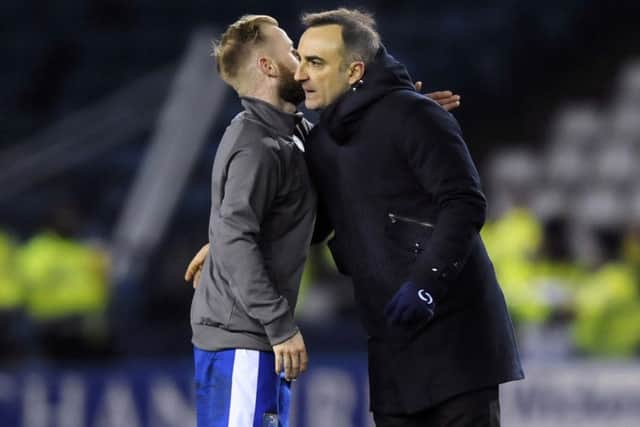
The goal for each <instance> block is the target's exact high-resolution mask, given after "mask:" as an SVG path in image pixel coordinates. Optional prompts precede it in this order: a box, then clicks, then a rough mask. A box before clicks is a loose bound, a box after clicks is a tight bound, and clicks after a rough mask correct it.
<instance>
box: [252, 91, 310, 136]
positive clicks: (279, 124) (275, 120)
mask: <svg viewBox="0 0 640 427" xmlns="http://www.w3.org/2000/svg"><path fill="white" fill-rule="evenodd" d="M240 102H241V103H242V106H243V107H244V109H245V110H246V111H247V112H248V113H249V114H250V115H251V116H252V117H253V118H255V119H256V120H257V121H259V122H260V123H261V124H262V125H264V126H265V127H267V128H269V129H271V130H272V131H273V132H274V133H276V134H277V135H279V136H291V135H293V131H294V130H295V128H296V125H298V124H299V123H300V121H301V120H302V113H300V112H296V113H293V114H291V113H286V112H284V111H282V110H280V109H279V108H277V107H275V106H274V105H272V104H269V103H268V102H266V101H263V100H261V99H257V98H251V97H248V96H242V97H240Z"/></svg>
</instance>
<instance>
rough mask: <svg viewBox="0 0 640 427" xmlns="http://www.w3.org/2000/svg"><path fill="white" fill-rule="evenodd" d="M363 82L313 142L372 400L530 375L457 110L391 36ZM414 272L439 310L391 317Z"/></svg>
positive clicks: (408, 405) (412, 405)
mask: <svg viewBox="0 0 640 427" xmlns="http://www.w3.org/2000/svg"><path fill="white" fill-rule="evenodd" d="M354 88H355V90H349V91H348V92H347V93H345V94H344V95H342V96H341V97H340V98H339V99H338V100H337V101H336V102H335V103H333V104H332V105H331V106H329V107H328V108H326V109H325V110H324V111H322V113H321V115H320V122H319V124H318V125H317V126H315V127H314V128H313V130H312V131H311V133H310V135H309V137H308V140H307V143H306V144H305V145H306V151H307V153H306V154H307V155H306V158H307V162H308V165H309V170H310V173H311V176H312V178H313V181H314V182H315V185H316V188H317V190H318V193H319V199H320V205H321V207H322V208H323V209H324V210H325V214H326V219H327V220H328V221H327V224H328V227H326V229H327V230H328V229H334V230H335V234H334V237H333V238H332V239H331V240H330V241H329V246H330V248H331V251H332V253H333V256H334V259H335V261H336V264H337V265H338V268H339V269H340V270H341V272H343V273H344V274H347V275H349V276H351V278H352V280H353V284H354V293H355V299H356V303H357V306H358V310H359V313H360V316H361V318H362V321H363V323H364V326H365V328H366V331H367V334H368V354H369V380H370V392H371V407H372V409H373V410H374V411H375V412H379V413H388V414H401V413H413V412H417V411H420V410H422V409H425V408H428V407H431V406H433V405H435V404H438V403H439V402H442V401H444V400H446V399H447V398H449V397H452V396H454V395H456V394H459V393H463V392H466V391H472V390H476V389H479V388H483V387H487V386H492V385H496V384H499V383H503V382H506V381H511V380H517V379H521V378H523V376H524V375H523V371H522V368H521V364H520V359H519V356H518V352H517V348H516V342H515V338H514V333H513V327H512V324H511V320H510V318H509V314H508V312H507V308H506V305H505V300H504V296H503V294H502V291H501V290H500V287H499V285H498V282H497V280H496V276H495V273H494V269H493V266H492V264H491V261H490V259H489V257H488V256H487V252H486V250H485V247H484V244H483V243H482V240H481V238H480V235H479V231H480V229H481V227H482V225H483V223H484V220H485V211H486V202H485V197H484V195H483V193H482V191H481V188H480V179H479V176H478V172H477V170H476V167H475V165H474V163H473V161H472V159H471V157H470V155H469V151H468V150H467V147H466V145H465V142H464V141H463V138H462V132H461V130H460V127H459V125H458V123H457V121H456V120H455V119H454V117H453V116H452V115H451V114H450V113H448V112H446V111H445V110H444V109H442V108H441V107H440V106H439V105H437V104H436V103H435V102H433V101H431V100H430V99H428V98H426V97H425V96H422V95H420V94H419V93H417V92H416V91H415V90H414V88H413V85H412V82H411V79H410V77H409V75H408V73H407V71H406V69H405V68H404V66H402V65H401V64H400V63H399V62H397V61H396V60H395V59H393V57H391V56H390V55H388V54H387V53H386V51H385V49H384V48H381V49H380V52H379V53H378V55H377V56H376V59H375V61H374V62H373V63H372V64H369V65H368V66H367V67H366V72H365V75H364V77H363V79H362V82H361V83H359V84H357V85H356V86H354ZM320 226H321V227H322V226H323V225H322V224H320ZM320 234H322V233H320ZM407 280H412V281H413V282H415V283H416V284H418V286H419V287H420V288H424V289H426V290H427V291H429V292H430V293H431V294H432V295H433V296H434V298H435V300H436V304H437V305H436V310H435V317H434V318H433V320H432V321H431V322H429V323H428V324H427V325H424V324H418V325H413V326H411V327H408V328H403V327H392V326H389V325H388V324H387V321H386V319H385V317H384V307H385V304H387V302H389V301H390V300H391V298H392V296H393V295H394V293H395V292H396V291H397V290H398V289H399V287H400V286H401V285H402V284H403V283H404V282H405V281H407Z"/></svg>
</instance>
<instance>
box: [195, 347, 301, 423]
mask: <svg viewBox="0 0 640 427" xmlns="http://www.w3.org/2000/svg"><path fill="white" fill-rule="evenodd" d="M193 353H194V359H195V383H196V414H197V420H198V427H251V426H253V427H263V425H265V426H272V425H273V426H279V427H288V426H289V403H290V397H291V390H290V383H289V382H288V381H287V380H285V379H284V377H283V376H282V375H278V374H276V373H275V356H274V354H273V353H272V352H269V351H257V350H244V349H235V350H222V351H205V350H200V349H198V348H196V347H194V349H193Z"/></svg>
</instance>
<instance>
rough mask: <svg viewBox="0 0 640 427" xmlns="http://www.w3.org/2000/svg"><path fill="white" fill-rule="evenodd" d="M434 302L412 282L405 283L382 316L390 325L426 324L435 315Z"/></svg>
mask: <svg viewBox="0 0 640 427" xmlns="http://www.w3.org/2000/svg"><path fill="white" fill-rule="evenodd" d="M435 309H436V302H435V300H434V299H433V296H432V295H431V294H430V293H429V292H427V291H426V290H425V289H421V288H418V286H417V285H416V284H415V283H413V282H405V283H403V285H402V286H401V287H400V289H398V291H397V292H396V294H395V295H394V296H393V298H391V301H389V302H388V303H387V305H386V306H385V308H384V315H385V316H386V318H387V321H388V322H389V323H390V324H392V325H401V326H412V325H416V324H418V323H421V324H426V323H427V322H429V321H430V320H431V319H432V318H433V315H434V313H435Z"/></svg>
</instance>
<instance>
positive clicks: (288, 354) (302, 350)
mask: <svg viewBox="0 0 640 427" xmlns="http://www.w3.org/2000/svg"><path fill="white" fill-rule="evenodd" d="M273 352H274V353H275V356H276V373H277V374H279V373H280V372H282V371H284V376H285V378H286V379H287V380H289V381H291V380H295V379H296V378H298V375H300V374H301V373H303V372H304V371H306V370H307V365H308V364H309V357H308V356H307V348H306V347H305V345H304V340H303V339H302V334H301V333H300V332H299V331H298V332H296V334H295V335H294V336H292V337H291V338H289V339H288V340H286V341H285V342H281V343H280V344H276V345H274V346H273Z"/></svg>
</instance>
